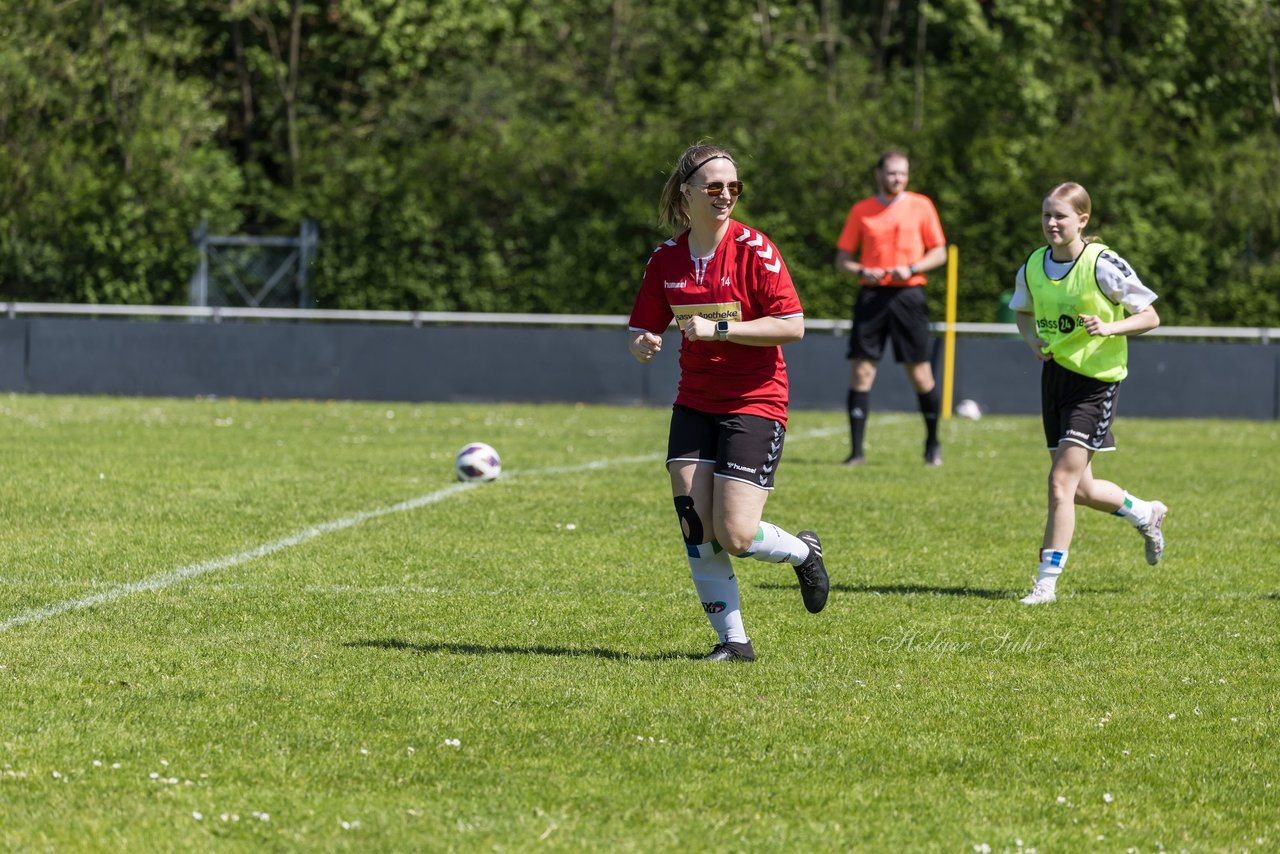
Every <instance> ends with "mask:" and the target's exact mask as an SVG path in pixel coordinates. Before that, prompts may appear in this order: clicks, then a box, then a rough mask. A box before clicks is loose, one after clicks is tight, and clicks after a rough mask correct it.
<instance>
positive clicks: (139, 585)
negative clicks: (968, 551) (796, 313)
mask: <svg viewBox="0 0 1280 854" xmlns="http://www.w3.org/2000/svg"><path fill="white" fill-rule="evenodd" d="M834 432H838V431H836V430H832V429H826V430H814V431H809V432H806V433H804V434H802V435H801V436H797V437H795V438H813V437H818V436H825V435H830V434H831V433H834ZM658 459H659V457H658V454H653V455H648V456H639V457H619V458H617V459H613V460H593V461H591V462H588V463H582V464H579V465H573V466H557V467H553V468H544V469H530V470H528V471H513V472H511V473H510V475H508V476H507V478H510V479H520V478H524V477H529V476H531V475H544V474H566V473H570V472H579V471H589V470H592V469H603V468H608V467H610V466H616V465H627V464H632V463H642V462H648V463H657V462H658ZM507 478H504V479H507ZM476 486H479V484H475V483H456V484H453V485H452V486H446V487H445V488H444V489H438V490H436V491H435V492H429V493H427V494H426V495H419V496H418V497H417V498H411V499H409V500H408V501H402V502H400V503H399V504H392V505H391V506H389V507H379V508H378V509H376V510H368V511H365V512H363V513H357V514H355V515H354V516H348V517H346V518H345V519H337V520H335V521H333V522H323V523H321V524H319V525H313V526H312V527H310V528H306V529H305V530H302V531H299V532H298V533H296V534H293V535H291V536H288V537H285V538H284V539H280V540H275V541H274V542H270V543H265V544H263V545H261V546H256V547H255V548H252V549H248V550H246V551H242V552H237V553H236V554H233V555H227V556H226V557H220V558H215V559H213V560H209V561H205V562H203V563H193V564H190V565H188V566H183V567H179V568H178V569H175V570H172V571H170V572H164V573H161V574H159V575H153V576H151V577H150V578H144V579H141V580H140V581H130V582H128V583H126V584H120V585H117V586H115V587H111V588H108V589H107V590H103V591H102V592H100V593H93V594H90V595H88V596H83V597H80V598H79V599H66V600H63V601H62V602H54V603H53V604H51V605H45V606H44V607H43V608H33V609H31V610H30V611H23V612H22V613H20V614H15V615H14V616H12V617H9V618H7V619H5V620H0V632H7V631H9V630H10V629H15V628H17V627H18V626H25V625H27V624H28V623H38V622H40V621H41V620H47V619H49V618H50V617H56V616H58V615H59V614H65V613H66V612H67V611H79V610H83V609H85V608H92V607H93V606H94V605H102V604H105V603H107V602H114V601H115V600H117V599H123V598H125V597H126V596H132V595H134V594H135V593H145V592H147V591H149V590H163V589H165V588H166V587H172V586H173V585H175V584H181V583H182V582H184V581H187V580H189V579H192V578H197V577H199V576H201V575H207V574H208V573H211V572H219V571H221V570H224V569H230V568H231V567H233V566H239V565H240V564H242V563H248V562H249V561H251V560H256V559H257V558H260V557H266V556H267V555H270V554H275V553H276V552H279V551H284V550H285V549H289V548H293V547H294V546H297V545H301V544H303V543H305V542H307V541H309V540H314V539H315V538H316V537H321V536H324V535H325V534H331V533H333V532H334V531H343V530H346V529H347V528H353V527H355V526H356V525H360V524H362V523H364V522H368V521H369V520H370V519H377V518H380V517H382V516H389V515H391V514H393V513H404V512H406V511H409V510H417V509H418V508H419V507H425V506H427V505H428V504H435V503H436V502H437V501H443V500H444V499H446V498H449V497H451V496H454V495H457V494H458V493H460V492H464V491H466V490H469V489H474V488H475V487H476Z"/></svg>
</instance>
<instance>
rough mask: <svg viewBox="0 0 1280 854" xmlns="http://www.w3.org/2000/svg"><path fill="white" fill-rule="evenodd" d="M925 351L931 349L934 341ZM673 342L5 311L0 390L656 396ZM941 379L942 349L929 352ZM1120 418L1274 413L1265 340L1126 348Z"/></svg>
mask: <svg viewBox="0 0 1280 854" xmlns="http://www.w3.org/2000/svg"><path fill="white" fill-rule="evenodd" d="M846 344H847V338H845V337H844V336H843V335H834V334H831V333H816V332H815V333H810V334H809V335H808V336H807V337H806V338H805V339H804V340H803V341H799V342H797V343H795V344H790V345H788V346H787V347H786V348H785V350H784V352H785V354H786V357H787V364H788V366H789V370H790V375H791V405H792V406H793V407H794V408H797V409H842V408H843V407H844V405H845V389H846V388H847V387H848V381H849V363H848V361H847V360H846V359H845V347H846ZM939 349H940V348H939ZM678 353H679V337H678V336H677V335H675V334H674V333H672V334H668V335H667V336H666V346H665V348H664V350H663V352H662V354H661V355H660V356H659V357H658V359H656V360H655V361H654V363H652V364H650V365H640V364H638V363H637V362H636V361H635V360H634V359H632V358H631V356H630V354H629V353H628V352H627V347H626V333H625V332H624V331H623V330H621V329H572V328H562V327H513V326H503V327H483V326H461V327H450V326H424V327H421V328H414V327H409V326H383V325H356V324H327V323H283V322H282V323H220V324H212V323H189V322H174V321H140V320H104V319H95V320H90V319H54V318H17V319H8V320H0V391H17V392H32V393H42V394H108V395H137V396H161V397H192V396H196V395H215V396H219V397H242V398H303V399H336V400H397V401H532V402H549V401H575V402H576V401H581V402H586V403H608V404H623V405H637V404H639V405H653V406H667V405H669V404H670V403H671V401H672V400H673V399H674V397H675V387H676V381H677V379H678V374H679V366H678V364H677V356H678ZM936 366H937V367H938V368H939V371H938V376H939V378H941V375H942V374H941V370H940V368H941V360H940V359H939V360H938V361H937V365H936ZM1039 371H1040V366H1039V363H1038V362H1036V361H1035V360H1034V359H1033V358H1032V357H1031V354H1030V353H1029V352H1028V350H1027V347H1026V345H1025V344H1023V343H1022V341H1021V339H1019V338H971V337H960V338H958V339H957V342H956V370H955V375H954V376H955V399H956V400H961V399H964V398H971V399H973V400H976V401H978V402H979V403H980V404H981V405H982V407H983V408H984V410H985V411H987V412H990V413H997V414H1001V413H1003V414H1035V413H1038V412H1039V406H1040V403H1039ZM872 405H873V407H874V408H875V409H876V410H877V411H915V410H916V408H917V407H916V400H915V394H914V392H913V391H912V390H911V387H910V385H909V383H908V382H907V380H906V377H905V374H904V372H903V371H902V369H901V368H900V367H899V366H898V365H896V364H894V363H892V362H891V361H886V362H883V363H882V364H881V366H880V374H879V377H878V378H877V381H876V387H875V391H874V392H873V394H872ZM1121 407H1122V411H1123V412H1124V414H1126V415H1135V416H1154V417H1186V418H1252V419H1263V420H1269V419H1275V418H1278V417H1280V347H1276V346H1270V345H1263V344H1257V343H1242V344H1215V343H1199V342H1195V343H1193V342H1184V341H1166V340H1159V339H1134V340H1132V341H1131V343H1130V377H1129V379H1128V380H1127V381H1126V382H1125V383H1124V386H1123V390H1122V394H1121Z"/></svg>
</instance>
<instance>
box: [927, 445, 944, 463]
mask: <svg viewBox="0 0 1280 854" xmlns="http://www.w3.org/2000/svg"><path fill="white" fill-rule="evenodd" d="M924 464H925V465H927V466H940V465H942V446H941V445H939V444H938V443H937V442H926V443H925V446H924Z"/></svg>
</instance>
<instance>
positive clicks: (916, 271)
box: [907, 264, 920, 276]
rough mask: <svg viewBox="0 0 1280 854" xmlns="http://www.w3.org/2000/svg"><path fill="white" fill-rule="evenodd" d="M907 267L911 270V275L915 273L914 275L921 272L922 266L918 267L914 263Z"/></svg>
mask: <svg viewBox="0 0 1280 854" xmlns="http://www.w3.org/2000/svg"><path fill="white" fill-rule="evenodd" d="M907 269H908V270H910V271H911V275H913V276H914V275H915V274H916V273H919V272H920V268H919V267H917V266H916V265H915V264H912V265H911V266H910V267H908V268H907Z"/></svg>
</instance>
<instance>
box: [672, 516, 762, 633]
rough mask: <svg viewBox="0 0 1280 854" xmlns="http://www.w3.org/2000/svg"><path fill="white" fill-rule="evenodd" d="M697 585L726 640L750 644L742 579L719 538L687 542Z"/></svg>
mask: <svg viewBox="0 0 1280 854" xmlns="http://www.w3.org/2000/svg"><path fill="white" fill-rule="evenodd" d="M685 551H686V552H687V554H688V555H689V569H690V570H691V571H692V574H693V587H694V589H695V590H697V591H698V599H699V600H701V602H702V610H703V611H705V612H706V614H707V619H708V620H710V621H711V628H713V629H715V631H716V634H718V635H719V636H720V641H721V642H722V643H746V642H747V641H749V640H750V638H748V637H747V633H746V630H745V629H743V627H742V606H741V604H740V603H739V601H738V579H737V576H735V575H734V574H733V563H732V562H731V561H730V560H729V553H728V552H726V551H724V549H722V548H720V544H719V543H717V542H716V541H715V540H712V541H711V542H709V543H704V544H702V545H700V546H691V545H686V546H685Z"/></svg>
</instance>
